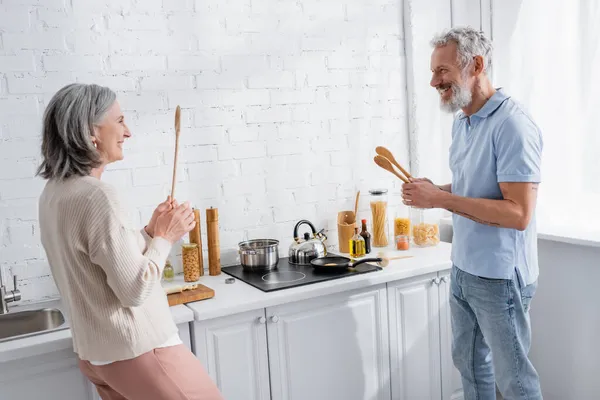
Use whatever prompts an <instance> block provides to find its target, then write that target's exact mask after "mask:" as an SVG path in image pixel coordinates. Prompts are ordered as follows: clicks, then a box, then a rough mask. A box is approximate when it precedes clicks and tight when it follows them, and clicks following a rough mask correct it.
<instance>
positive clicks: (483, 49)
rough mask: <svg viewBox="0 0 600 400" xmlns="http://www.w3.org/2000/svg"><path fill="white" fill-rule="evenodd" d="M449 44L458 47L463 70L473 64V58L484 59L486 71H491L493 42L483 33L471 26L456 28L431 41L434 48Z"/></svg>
mask: <svg viewBox="0 0 600 400" xmlns="http://www.w3.org/2000/svg"><path fill="white" fill-rule="evenodd" d="M449 42H454V43H456V45H457V49H458V57H459V59H458V60H459V62H460V66H461V68H465V67H466V66H467V65H469V64H470V63H471V61H472V60H473V57H475V56H481V57H483V63H484V64H483V65H484V71H489V69H490V68H491V66H492V49H493V46H492V41H491V40H490V39H488V38H487V37H486V36H485V35H484V34H483V32H481V31H477V30H475V29H473V28H471V27H469V26H466V27H456V28H452V29H450V30H447V31H445V32H443V33H442V34H440V35H437V36H435V37H434V38H433V40H432V41H431V45H432V46H433V47H442V46H445V45H447V44H448V43H449Z"/></svg>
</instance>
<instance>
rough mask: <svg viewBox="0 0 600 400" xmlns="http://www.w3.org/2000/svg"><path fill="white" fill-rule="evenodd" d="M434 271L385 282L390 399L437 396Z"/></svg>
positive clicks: (428, 399)
mask: <svg viewBox="0 0 600 400" xmlns="http://www.w3.org/2000/svg"><path fill="white" fill-rule="evenodd" d="M437 282H438V278H437V274H428V275H424V276H420V277H416V278H411V279H407V280H403V281H399V282H393V283H389V284H388V303H389V310H390V313H389V315H390V347H391V352H390V353H391V379H392V399H394V400H440V399H441V396H442V389H441V365H440V364H441V361H440V322H439V321H440V317H439V308H440V303H439V294H438V290H439V288H438V284H437Z"/></svg>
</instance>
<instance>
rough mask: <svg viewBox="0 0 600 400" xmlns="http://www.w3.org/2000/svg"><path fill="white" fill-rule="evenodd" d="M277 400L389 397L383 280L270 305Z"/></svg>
mask: <svg viewBox="0 0 600 400" xmlns="http://www.w3.org/2000/svg"><path fill="white" fill-rule="evenodd" d="M267 334H268V339H269V340H268V343H269V365H270V367H271V368H270V370H271V390H272V399H273V400H292V399H293V400H295V399H310V400H332V399H344V400H363V399H369V400H388V399H390V386H389V341H388V338H389V336H388V324H387V300H386V289H385V286H384V285H380V286H376V287H371V288H369V289H367V290H359V291H353V292H345V293H341V294H335V295H329V296H323V297H318V298H314V299H311V300H305V301H300V302H296V303H291V304H286V305H281V306H276V307H272V308H268V309H267Z"/></svg>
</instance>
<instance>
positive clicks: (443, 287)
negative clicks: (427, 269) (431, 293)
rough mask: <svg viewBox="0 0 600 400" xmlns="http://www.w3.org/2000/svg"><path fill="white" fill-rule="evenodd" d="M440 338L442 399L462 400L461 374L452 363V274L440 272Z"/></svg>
mask: <svg viewBox="0 0 600 400" xmlns="http://www.w3.org/2000/svg"><path fill="white" fill-rule="evenodd" d="M439 285H440V286H439V288H440V290H439V293H440V337H441V339H442V341H441V357H442V358H441V359H442V399H443V400H462V399H463V390H462V381H461V378H460V373H459V372H458V370H457V369H456V367H454V363H453V362H452V325H451V316H450V303H449V299H450V272H449V271H447V272H440V280H439Z"/></svg>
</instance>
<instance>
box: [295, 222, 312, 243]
mask: <svg viewBox="0 0 600 400" xmlns="http://www.w3.org/2000/svg"><path fill="white" fill-rule="evenodd" d="M302 224H307V225H308V226H310V229H312V233H313V236H314V235H316V234H317V230H316V229H315V226H314V225H313V224H312V222H310V221H308V220H306V219H303V220H301V221H298V223H297V224H296V226H295V227H294V240H297V239H298V228H299V227H300V225H302Z"/></svg>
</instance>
